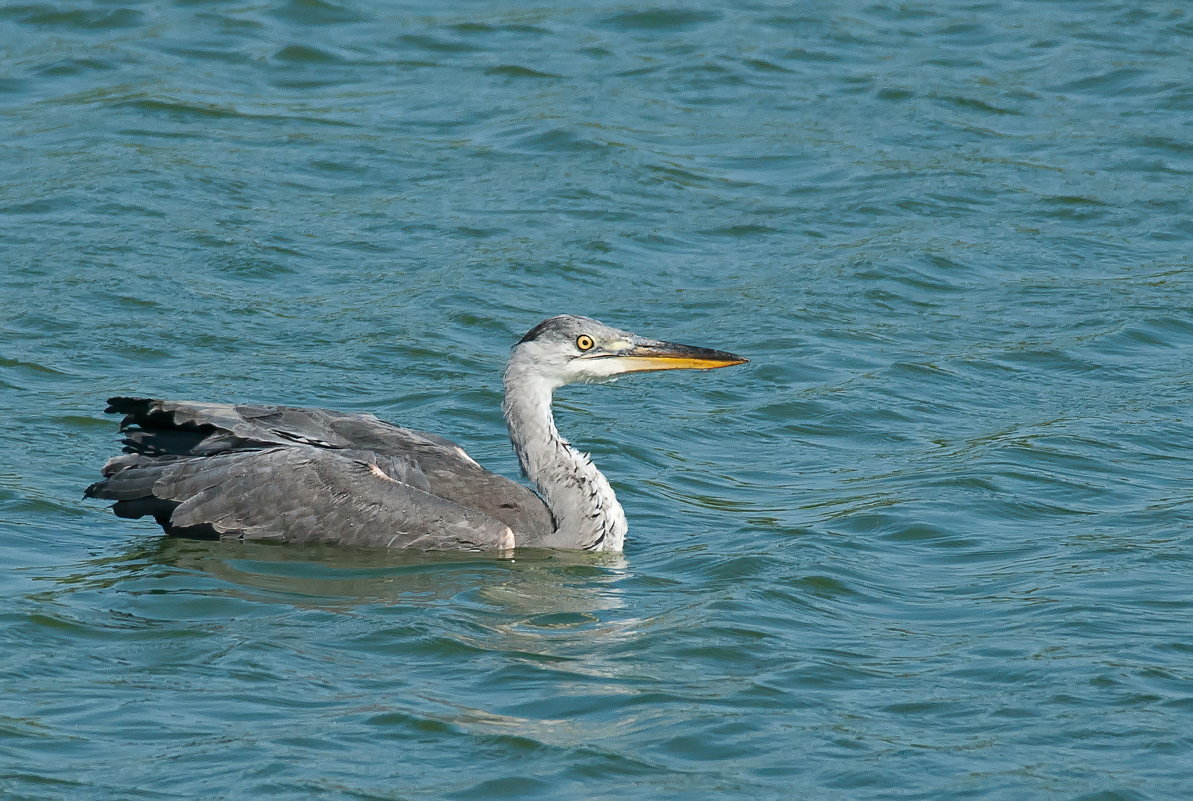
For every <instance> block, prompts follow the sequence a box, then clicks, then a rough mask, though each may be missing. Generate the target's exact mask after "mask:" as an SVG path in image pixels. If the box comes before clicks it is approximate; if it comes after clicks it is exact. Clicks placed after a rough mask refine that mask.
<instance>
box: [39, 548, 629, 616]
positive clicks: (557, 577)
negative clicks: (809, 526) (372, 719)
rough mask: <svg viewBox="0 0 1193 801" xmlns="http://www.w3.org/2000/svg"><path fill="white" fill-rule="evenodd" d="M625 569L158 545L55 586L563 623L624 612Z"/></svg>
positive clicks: (504, 559) (548, 554)
mask: <svg viewBox="0 0 1193 801" xmlns="http://www.w3.org/2000/svg"><path fill="white" fill-rule="evenodd" d="M625 564H626V563H625V559H624V557H623V556H622V555H620V554H591V553H585V552H571V551H531V550H524V551H521V550H520V551H515V552H514V554H513V555H512V556H497V555H494V554H483V553H456V552H423V551H400V550H397V551H390V550H385V549H380V548H356V547H345V546H337V545H293V544H277V543H261V542H238V541H208V540H189V539H181V538H174V537H162V536H158V537H148V538H142V539H137V540H135V541H133V542H132V543H130V544H129V545H128V546H127V547H125V548H124V549H123V550H122V551H121V552H119V553H117V554H107V555H103V556H98V557H95V558H92V559H89V560H87V561H85V562H82V563H80V564H78V565H76V566H75V568H74V569H73V570H71V571H69V573H67V574H65V575H62V574H60V575H58V576H55V577H54V579H53V580H54V582H55V584H56V585H57V589H58V590H60V591H62V590H66V591H71V590H77V589H82V588H87V589H91V590H96V589H112V590H115V591H118V592H127V593H136V594H165V593H188V594H190V595H192V596H194V595H196V594H197V595H209V596H213V597H224V598H227V597H235V598H238V599H240V600H244V601H252V602H258V603H266V604H275V605H277V604H281V605H289V606H293V607H297V608H304V609H326V610H329V611H331V610H339V611H345V612H347V611H352V610H354V609H358V608H361V607H367V606H378V605H381V606H390V605H402V606H415V607H417V606H426V607H431V606H437V607H441V606H444V605H446V604H449V603H450V604H452V605H453V606H458V607H459V608H474V609H476V610H478V611H485V612H490V613H499V614H502V615H503V616H504V615H510V616H513V617H514V618H520V617H525V616H535V617H540V616H544V615H546V616H551V615H555V616H560V615H562V616H563V617H562V618H560V619H561V620H566V619H568V618H569V617H572V616H579V618H578V619H583V618H586V617H589V616H592V617H593V618H594V619H595V618H598V617H600V616H601V614H600V613H602V612H608V611H611V610H615V609H619V608H621V607H622V606H623V599H622V591H621V590H620V589H619V587H618V582H619V581H620V579H622V578H623V577H624V576H625V575H626V571H625ZM64 585H67V586H64ZM163 600H164V599H163Z"/></svg>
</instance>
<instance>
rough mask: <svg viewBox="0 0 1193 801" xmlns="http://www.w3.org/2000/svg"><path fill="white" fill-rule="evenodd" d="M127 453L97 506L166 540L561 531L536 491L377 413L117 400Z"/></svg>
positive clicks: (516, 537) (487, 544)
mask: <svg viewBox="0 0 1193 801" xmlns="http://www.w3.org/2000/svg"><path fill="white" fill-rule="evenodd" d="M108 404H109V405H108V409H107V411H108V412H112V413H122V414H124V415H125V417H124V419H123V421H122V423H121V429H122V430H123V431H124V433H125V439H124V453H123V455H121V456H117V457H115V458H113V459H111V460H110V461H109V462H108V463H107V464H106V465H105V466H104V469H103V475H104V477H105V478H104V480H102V481H99V482H97V483H96V484H93V485H92V486H90V487H88V489H87V491H86V494H87V495H88V496H89V497H97V498H108V499H111V500H115V501H116V504H115V505H114V510H115V512H116V514H118V515H120V516H122V517H142V516H145V515H149V516H152V517H154V518H155V519H156V520H157V521H158V522H159V523H160V524H161V525H162V527H163V529H165V530H166V531H167V533H171V534H179V535H186V536H203V537H220V538H240V539H276V540H285V541H292V542H314V541H318V542H337V543H344V544H356V545H381V546H386V547H394V548H423V549H428V550H439V549H449V550H459V549H477V550H491V549H495V548H506V547H511V546H512V544H513V543H514V542H515V541H516V542H517V545H518V546H519V547H523V546H531V545H534V544H535V543H536V542H539V541H542V540H543V539H545V538H546V537H548V536H549V535H550V534H551V532H553V531H554V525H553V522H552V518H551V514H550V512H549V511H548V509H547V507H546V506H545V505H544V503H543V502H542V500H541V499H540V498H539V497H538V496H537V495H535V494H534V493H533V492H532V491H531V490H530V489H529V488H527V487H524V486H522V485H521V484H517V483H515V482H512V481H510V480H509V479H506V478H504V477H502V476H498V475H496V474H494V473H491V472H489V471H487V470H485V469H483V468H482V467H480V466H479V465H478V464H476V462H474V461H473V460H472V459H471V458H469V457H468V456H467V454H465V453H464V451H463V450H462V449H460V448H459V447H458V446H456V445H455V444H454V443H452V442H451V441H450V440H447V439H444V438H443V437H439V436H436V435H434V434H427V433H424V432H420V431H414V430H411V429H407V428H401V427H398V426H395V425H392V424H390V423H386V422H384V421H382V420H379V419H377V418H376V417H374V416H373V415H367V414H352V413H345V412H335V411H330V410H326V409H307V408H296V407H289V406H255V405H232V404H217V403H190V402H182V401H164V400H156V399H150V398H123V397H121V398H112V399H110V400H109V401H108Z"/></svg>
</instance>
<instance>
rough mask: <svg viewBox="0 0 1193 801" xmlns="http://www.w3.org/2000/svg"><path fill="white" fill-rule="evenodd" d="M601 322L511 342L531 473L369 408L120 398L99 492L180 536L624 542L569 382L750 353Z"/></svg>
mask: <svg viewBox="0 0 1193 801" xmlns="http://www.w3.org/2000/svg"><path fill="white" fill-rule="evenodd" d="M745 361H747V360H746V359H744V358H743V357H741V356H737V355H735V354H733V353H727V352H725V351H720V350H711V349H708V348H698V347H692V346H690V345H680V344H676V343H673V342H662V341H658V340H653V339H646V338H643V337H639V336H636V335H634V334H631V333H630V332H628V331H622V330H619V329H617V328H612V327H610V326H607V325H605V324H603V323H600V322H598V321H596V320H593V319H590V318H588V317H579V316H575V315H561V316H558V317H551V318H549V319H547V320H544V321H543V322H541V323H539V324H538V325H536V326H535V327H534V328H532V329H530V331H529V332H527V334H526V335H525V336H524V337H522V338H521V339H520V340H519V341H518V342H517V343H516V344H515V345H514V346H513V348H512V349H511V351H510V357H509V361H508V362H507V364H506V368H505V377H504V384H505V401H504V403H503V404H502V411H503V412H504V415H505V420H506V424H507V427H508V429H509V437H510V441H511V442H512V443H513V446H514V451H515V452H516V453H517V455H518V461H519V463H520V464H521V467H522V472H523V474H524V475H525V476H526V477H527V478H529V479H530V480H531V481H532V482H533V483H534V485H535V486H536V487H537V488H538V491H539V493H541V496H540V495H536V494H535V493H534V492H533V491H531V490H530V489H529V488H528V487H525V486H523V485H522V484H519V483H517V482H514V481H511V480H509V479H507V478H505V477H503V476H499V475H497V474H495V473H491V472H489V471H488V470H485V469H484V468H483V467H481V466H480V465H479V464H477V463H476V462H475V461H474V460H473V459H472V458H471V457H470V456H469V455H468V454H467V453H465V452H464V449H463V448H461V447H459V446H458V445H456V444H455V443H454V442H452V441H450V440H447V439H444V438H443V437H440V436H438V435H436V434H428V433H426V432H423V431H414V430H411V429H408V428H401V427H399V426H395V425H392V424H390V423H386V422H384V421H382V420H379V419H378V418H377V417H375V416H373V415H371V414H357V413H346V412H335V411H330V410H327V409H313V408H299V407H293V406H260V405H233V404H224V403H194V402H187V401H169V400H156V399H151V398H132V397H116V398H110V399H109V400H108V408H107V409H106V411H107V412H109V413H120V414H124V415H125V416H124V419H123V421H122V422H121V424H120V430H121V431H122V432H123V434H124V440H123V445H124V448H123V454H122V455H120V456H116V457H114V458H112V459H110V460H109V461H108V463H107V464H106V465H104V467H103V475H104V479H103V480H102V481H98V482H96V483H95V484H92V485H91V486H90V487H88V488H87V490H86V491H85V493H84V494H85V496H86V497H91V498H106V499H110V500H114V501H116V503H115V504H114V505H113V507H112V508H113V511H115V513H116V514H117V515H118V516H120V517H131V518H139V517H144V516H146V515H150V516H152V517H153V518H155V519H156V520H157V522H158V523H159V524H160V525H161V527H162V528H163V529H164V530H165V532H166V533H167V534H170V535H176V536H189V537H200V538H204V539H241V540H278V541H285V542H319V543H340V544H348V545H368V546H382V547H388V548H414V549H422V550H478V551H487V550H501V551H508V550H509V549H512V548H524V547H532V548H558V549H574V550H580V549H583V550H587V551H620V550H621V549H622V545H623V542H624V540H625V534H626V529H627V525H626V517H625V512H624V511H623V510H622V508H621V504H619V503H618V502H617V497H616V496H615V495H614V493H613V488H612V487H611V486H610V485H609V482H608V480H607V479H606V478H605V476H604V475H602V474H601V472H600V471H599V470H598V469H597V468H596V466H595V465H594V464H593V463H592V460H591V459H590V458H589V456H588V455H587V454H585V453H582V452H580V451H578V450H577V449H576V448H574V447H573V446H572V445H571V444H570V443H568V442H567V440H565V439H564V438H563V437H562V436H561V435H560V433H559V430H558V429H557V428H556V427H555V419H554V416H553V415H552V413H551V399H552V394H553V392H554V391H555V390H556V389H557V388H559V387H561V386H564V385H565V384H572V383H591V382H600V381H605V380H609V379H612V378H614V377H615V376H619V375H622V374H624V373H635V372H646V371H652V370H675V369H696V370H707V369H711V368H716V367H727V366H729V365H734V364H741V363H743V362H745Z"/></svg>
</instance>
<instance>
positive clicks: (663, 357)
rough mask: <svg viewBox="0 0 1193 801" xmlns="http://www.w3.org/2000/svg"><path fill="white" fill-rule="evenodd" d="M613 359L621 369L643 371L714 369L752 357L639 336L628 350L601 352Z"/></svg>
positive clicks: (739, 362) (607, 357)
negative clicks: (640, 337)
mask: <svg viewBox="0 0 1193 801" xmlns="http://www.w3.org/2000/svg"><path fill="white" fill-rule="evenodd" d="M597 358H601V359H611V360H613V361H614V362H615V363H616V364H617V366H618V368H619V372H624V373H642V372H646V371H648V370H713V369H715V368H717V367H729V366H731V365H734V364H743V363H745V362H748V361H749V359H747V358H745V357H744V356H738V355H737V354H736V353H729V352H727V351H723V350H712V349H711V348H697V347H695V346H693V345H680V344H678V343H676V342H659V341H657V340H653V339H639V340H637V341H635V342H634V344H633V345H632V346H631V347H630V348H629V349H627V350H624V351H622V352H620V353H612V354H607V355H602V356H598V357H597Z"/></svg>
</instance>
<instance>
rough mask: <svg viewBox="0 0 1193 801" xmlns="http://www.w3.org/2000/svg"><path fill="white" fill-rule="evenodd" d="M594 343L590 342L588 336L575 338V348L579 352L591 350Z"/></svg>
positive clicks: (582, 335) (590, 338) (583, 335)
mask: <svg viewBox="0 0 1193 801" xmlns="http://www.w3.org/2000/svg"><path fill="white" fill-rule="evenodd" d="M595 344H596V343H595V342H593V341H592V337H590V336H589V335H588V334H581V335H580V336H578V337H576V347H577V348H579V349H580V350H592V346H593V345H595Z"/></svg>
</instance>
